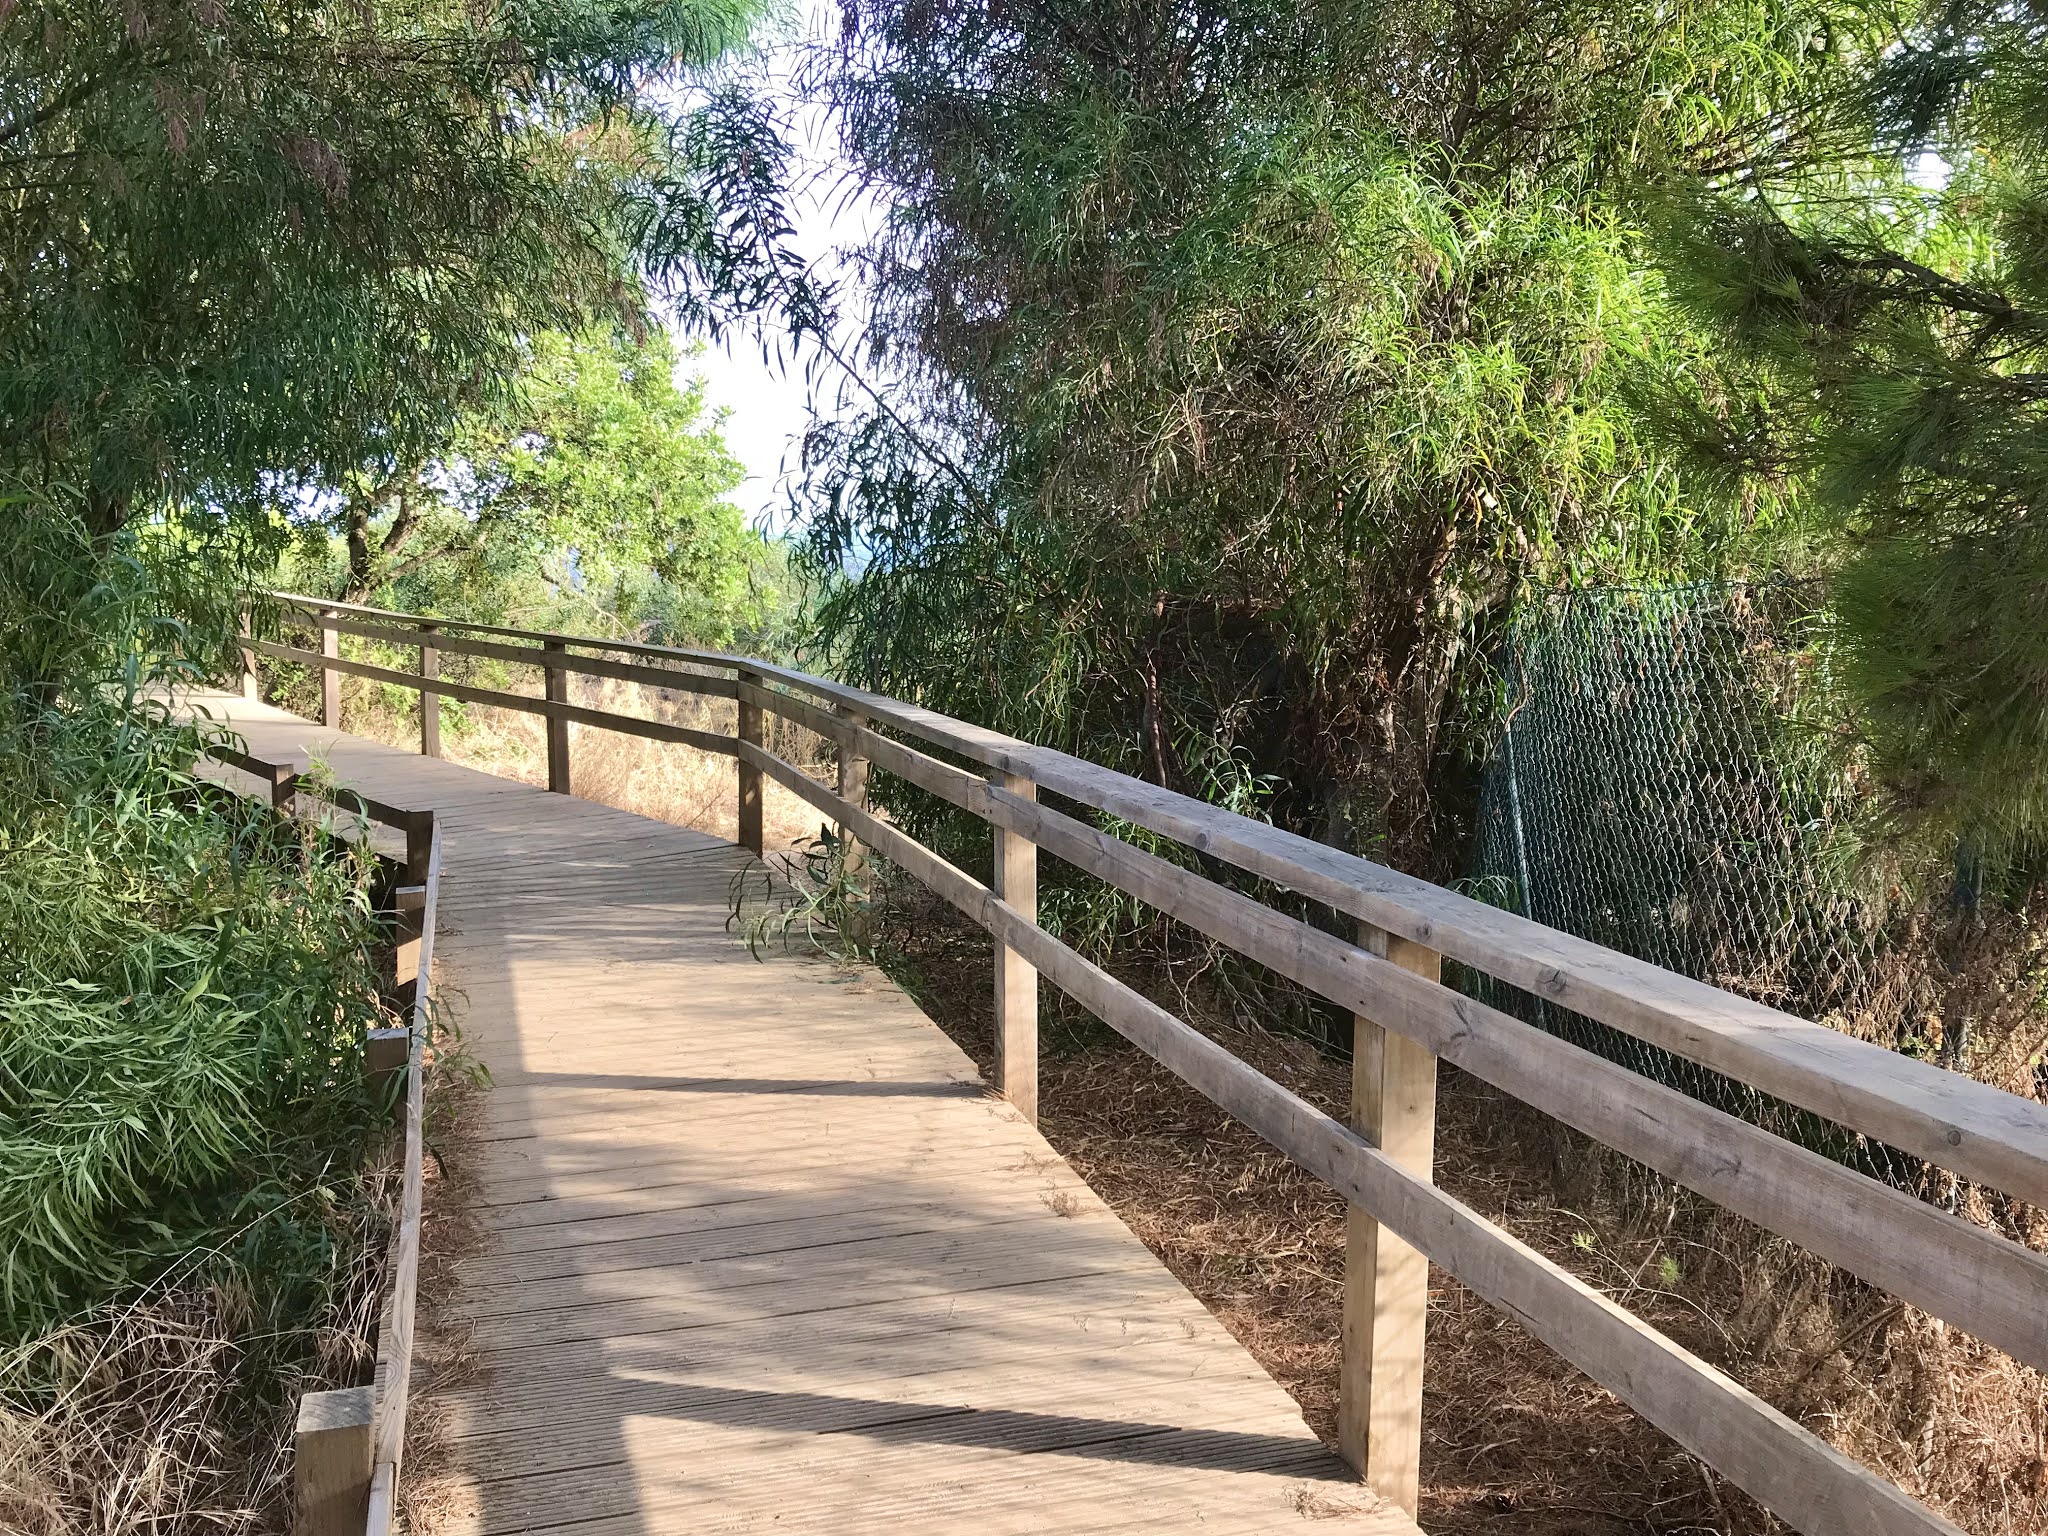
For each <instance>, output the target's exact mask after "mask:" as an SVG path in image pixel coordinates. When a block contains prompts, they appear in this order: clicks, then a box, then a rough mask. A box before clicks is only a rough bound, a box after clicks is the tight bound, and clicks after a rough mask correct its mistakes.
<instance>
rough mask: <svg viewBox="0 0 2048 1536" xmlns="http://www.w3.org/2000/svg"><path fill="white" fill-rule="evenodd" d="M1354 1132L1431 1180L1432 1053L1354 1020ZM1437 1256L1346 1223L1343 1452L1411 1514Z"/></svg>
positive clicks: (1387, 940)
mask: <svg viewBox="0 0 2048 1536" xmlns="http://www.w3.org/2000/svg"><path fill="white" fill-rule="evenodd" d="M1359 942H1360V944H1362V945H1363V946H1364V947H1365V948H1366V949H1369V950H1371V951H1372V952H1373V953H1374V954H1377V955H1383V956H1385V957H1386V958H1387V959H1389V960H1391V961H1393V962H1394V963H1395V964H1396V965H1398V966H1400V967H1401V968H1402V969H1403V970H1409V971H1413V972H1415V973H1416V974H1417V975H1418V976H1427V977H1428V978H1429V979H1430V980H1431V981H1435V980H1437V979H1438V977H1439V975H1440V973H1441V968H1442V966H1441V960H1440V958H1439V957H1438V955H1437V953H1436V951H1434V950H1431V949H1425V948H1423V947H1422V946H1421V945H1420V944H1416V943H1414V942H1412V941H1410V940H1407V939H1403V938H1398V937H1396V936H1395V935H1393V934H1389V933H1385V932H1383V931H1381V930H1380V929H1378V928H1375V927H1372V926H1370V925H1369V924H1360V925H1359ZM1351 1038H1352V1061H1351V1126H1352V1129H1354V1130H1356V1131H1357V1132H1358V1133H1359V1134H1360V1135H1361V1136H1363V1137H1365V1139H1366V1140H1367V1141H1370V1142H1371V1143H1372V1144H1373V1145H1374V1146H1376V1147H1378V1148H1380V1149H1381V1150H1382V1151H1384V1152H1385V1153H1387V1154H1388V1156H1390V1157H1392V1158H1393V1159H1394V1161H1395V1162H1397V1163H1399V1164H1400V1165H1401V1166H1402V1167H1404V1168H1406V1169H1408V1170H1410V1171H1411V1172H1414V1173H1419V1174H1421V1175H1422V1176H1423V1177H1425V1178H1428V1177H1430V1176H1431V1173H1432V1168H1433V1163H1434V1160H1435V1151H1436V1058H1435V1057H1434V1056H1432V1055H1431V1054H1430V1053H1429V1052H1428V1051H1426V1050H1424V1049H1423V1048H1422V1047H1421V1046H1419V1045H1417V1044H1416V1043H1415V1042H1414V1041H1413V1040H1410V1039H1409V1038H1408V1037H1407V1036H1405V1035H1397V1034H1395V1033H1393V1032H1392V1031H1391V1030H1387V1029H1382V1028H1381V1027H1380V1026H1379V1025H1377V1024H1375V1023H1373V1022H1372V1021H1371V1020H1370V1019H1367V1018H1363V1017H1360V1016H1355V1015H1354V1016H1353V1018H1352V1023H1351ZM1428 1311H1429V1261H1428V1260H1427V1259H1425V1258H1424V1257H1423V1256H1422V1255H1421V1254H1420V1253H1419V1252H1417V1251H1416V1250H1415V1249H1414V1248H1411V1247H1410V1246H1409V1245H1408V1244H1407V1243H1405V1242H1403V1241H1402V1240H1401V1239H1400V1238H1398V1237H1396V1236H1395V1235H1394V1234H1393V1233H1391V1232H1388V1231H1386V1230H1384V1229H1383V1228H1382V1227H1381V1226H1380V1224H1379V1223H1378V1222H1376V1221H1374V1220H1373V1219H1372V1217H1371V1216H1369V1215H1367V1214H1366V1213H1365V1212H1364V1211H1362V1210H1360V1209H1358V1207H1356V1206H1353V1207H1352V1208H1351V1210H1350V1212H1349V1215H1348V1218H1347V1221H1346V1226H1345V1248H1344V1338H1343V1360H1342V1364H1341V1366H1340V1368H1339V1378H1338V1387H1339V1397H1338V1407H1337V1449H1338V1450H1339V1451H1340V1452H1341V1453H1342V1455H1343V1456H1344V1459H1345V1460H1346V1461H1348V1462H1350V1463H1351V1465H1352V1466H1354V1467H1356V1468H1357V1469H1358V1471H1359V1473H1360V1474H1361V1475H1362V1476H1363V1477H1364V1479H1365V1481H1366V1482H1367V1483H1368V1484H1369V1485H1370V1486H1371V1487H1372V1489H1373V1491H1374V1492H1375V1493H1377V1494H1379V1496H1380V1497H1381V1498H1383V1499H1386V1500H1387V1501H1388V1502H1389V1503H1392V1504H1398V1505H1399V1506H1400V1507H1401V1508H1402V1509H1404V1510H1406V1511H1407V1512H1408V1513H1409V1514H1410V1515H1411V1516H1412V1515H1413V1514H1414V1513H1415V1505H1416V1502H1417V1496H1418V1494H1419V1491H1420V1485H1421V1475H1422V1347H1423V1334H1424V1329H1425V1324H1426V1320H1427V1315H1428Z"/></svg>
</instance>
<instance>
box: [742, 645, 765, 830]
mask: <svg viewBox="0 0 2048 1536" xmlns="http://www.w3.org/2000/svg"><path fill="white" fill-rule="evenodd" d="M739 685H740V686H739V693H740V726H739V739H740V740H741V741H743V742H745V743H747V744H748V745H749V746H753V747H759V746H760V745H761V706H760V705H758V704H750V703H748V702H747V697H746V694H747V690H748V689H749V688H758V687H759V686H760V685H761V676H760V674H759V673H758V672H750V671H748V670H747V669H746V668H745V667H742V668H740V672H739ZM739 764H740V807H739V836H740V846H741V847H742V848H744V849H746V850H747V851H748V852H749V853H751V854H753V856H754V857H755V858H757V859H764V858H766V857H767V856H768V854H767V850H766V849H765V848H764V847H763V839H762V831H761V770H760V769H758V768H756V767H755V766H754V765H753V764H752V763H750V762H748V761H747V760H746V758H745V757H741V758H740V760H739Z"/></svg>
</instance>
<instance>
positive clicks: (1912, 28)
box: [1661, 0, 2048, 851]
mask: <svg viewBox="0 0 2048 1536" xmlns="http://www.w3.org/2000/svg"><path fill="white" fill-rule="evenodd" d="M1876 21H1877V22H1881V23H1882V25H1876V24H1874V25H1873V26H1872V27H1871V28H1869V29H1868V31H1867V32H1866V33H1865V34H1864V35H1863V36H1861V37H1860V38H1858V39H1857V40H1856V43H1855V46H1853V47H1852V46H1848V45H1846V44H1844V45H1843V46H1842V47H1841V48H1840V49H1839V53H1840V62H1839V65H1838V67H1836V68H1833V69H1830V70H1826V71H1822V72H1821V73H1820V78H1818V79H1814V80H1809V81H1806V82H1805V88H1804V89H1803V90H1801V91H1799V92H1797V93H1795V94H1792V95H1791V96H1790V97H1789V98H1788V100H1787V102H1786V103H1785V104H1784V105H1783V106H1782V108H1781V110H1779V111H1778V112H1776V113H1773V114H1770V115H1768V116H1764V117H1760V118H1758V119H1757V120H1756V121H1754V122H1753V123H1751V124H1749V125H1746V129H1745V131H1744V132H1743V133H1740V134H1734V135H1729V136H1727V137H1725V138H1724V139H1723V140H1722V141H1721V142H1719V143H1717V144H1716V145H1715V146H1713V148H1712V149H1711V150H1709V151H1704V152H1696V153H1695V156H1694V168H1693V172H1692V174H1691V175H1690V176H1688V177H1686V178H1685V179H1683V180H1682V181H1680V182H1679V183H1677V185H1676V186H1675V187H1674V188H1672V189H1670V191H1669V195H1670V196H1671V203H1670V205H1669V207H1668V208H1667V210H1666V213H1665V217H1664V219H1663V221H1662V224H1661V228H1662V231H1663V243H1662V253H1663V258H1664V262H1665V265H1666V267H1667V270H1668V271H1669V273H1670V276H1671V281H1672V283H1673V286H1674V288H1675V289H1676V290H1677V292H1678V293H1679V294H1680V295H1681V296H1682V297H1683V298H1684V300H1685V301H1686V303H1687V304H1688V305H1689V306H1690V308H1691V310H1692V311H1693V313H1694V314H1695V315H1696V316H1697V317H1699V319H1700V320H1702V321H1703V322H1705V323H1706V324H1708V325H1710V326H1711V327H1713V329H1714V331H1715V333H1716V334H1717V336H1718V338H1719V339H1721V340H1722V341H1723V342H1725V343H1726V345H1727V350H1728V360H1727V364H1726V366H1725V367H1724V369H1723V373H1724V375H1725V376H1726V377H1727V378H1728V379H1729V381H1730V382H1729V385H1728V387H1727V388H1726V389H1725V390H1724V392H1723V398H1724V399H1725V400H1727V401H1728V402H1730V404H1729V405H1728V407H1727V408H1725V409H1723V410H1722V411H1719V412H1717V413H1713V414H1708V415H1701V414H1699V413H1696V412H1688V411H1685V410H1683V409H1680V410H1676V411H1672V412H1671V415H1672V417H1673V418H1674V420H1676V421H1677V422H1678V423H1680V424H1681V426H1682V431H1681V436H1683V437H1684V438H1685V439H1686V440H1687V441H1688V442H1689V443H1690V445H1691V446H1692V447H1693V449H1694V450H1695V451H1696V453H1697V454H1698V455H1699V457H1700V459H1701V461H1702V462H1703V463H1704V464H1705V465H1707V466H1708V467H1710V468H1712V469H1715V470H1718V471H1721V472H1723V473H1725V474H1727V475H1729V476H1730V477H1731V478H1733V479H1735V480H1737V481H1738V482H1739V483H1744V484H1750V485H1754V484H1760V483H1762V484H1771V485H1777V486H1788V487H1791V488H1792V489H1793V490H1794V491H1795V492H1796V493H1797V494H1798V495H1799V496H1800V498H1801V499H1802V500H1803V502H1804V504H1805V506H1806V508H1807V514H1808V517H1809V519H1810V521H1811V523H1812V525H1813V528H1814V530H1815V532H1814V543H1815V544H1816V546H1817V547H1818V548H1819V549H1820V550H1821V551H1822V567H1823V569H1824V570H1825V571H1826V572H1827V573H1828V574H1829V576H1830V578H1831V589H1832V597H1833V606H1834V613H1835V619H1836V638H1837V639H1838V641H1839V642H1840V654H1841V657H1842V661H1843V666H1842V669H1841V670H1842V676H1843V680H1844V682H1845V684H1846V685H1847V688H1848V690H1849V694H1850V697H1851V700H1852V705H1853V713H1854V716H1855V723H1856V728H1857V730H1858V732H1859V733H1860V735H1861V736H1862V737H1863V739H1864V740H1865V741H1866V742H1867V744H1868V746H1869V748H1870V749H1871V751H1872V754H1873V757H1874V760H1875V761H1876V763H1877V764H1878V766H1879V768H1880V770H1881V771H1882V773H1883V775H1884V779H1885V782H1886V784H1887V786H1888V788H1889V790H1890V792H1891V805H1892V807H1893V809H1894V810H1895V811H1897V812H1899V813H1902V814H1903V817H1904V819H1905V820H1906V821H1907V823H1909V824H1911V825H1915V826H1918V827H1919V828H1920V829H1921V830H1922V831H1932V832H1934V833H1935V834H1937V837H1940V836H1960V837H1961V838H1963V839H1964V840H1965V841H1966V842H1970V843H1973V844H1976V845H1978V846H1979V847H1980V849H1982V850H1984V851H1990V850H1991V849H1992V848H1993V847H1995V846H1996V847H2003V848H2005V849H2006V850H2007V851H2011V850H2013V849H2015V848H2017V847H2019V846H2022V845H2025V844H2027V843H2029V842H2032V843H2036V844H2038V843H2039V841H2040V840H2041V838H2042V837H2043V835H2044V834H2048V527H2044V513H2048V16H2044V15H2043V13H2042V12H2041V11H2040V9H2039V8H2038V7H2028V6H2014V5H2007V4H2002V3H2000V4H1993V3H1984V0H1963V3H1951V0H1930V3H1926V4H1921V5H1917V6H1913V7H1908V8H1906V9H1905V10H1904V11H1903V12H1901V13H1897V14H1896V15H1895V14H1894V13H1891V12H1888V11H1887V12H1883V13H1881V14H1880V15H1879V16H1878V17H1877V18H1876ZM1667 408H1668V407H1667Z"/></svg>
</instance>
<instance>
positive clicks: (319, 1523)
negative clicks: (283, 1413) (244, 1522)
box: [292, 1387, 373, 1536]
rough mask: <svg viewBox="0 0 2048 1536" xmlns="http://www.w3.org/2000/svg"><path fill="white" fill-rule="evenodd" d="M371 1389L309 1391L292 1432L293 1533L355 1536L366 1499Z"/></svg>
mask: <svg viewBox="0 0 2048 1536" xmlns="http://www.w3.org/2000/svg"><path fill="white" fill-rule="evenodd" d="M372 1398H373V1389H372V1388H369V1387H349V1388H347V1389H345V1390H343V1391H340V1392H308V1393H307V1394H306V1395H305V1396H304V1397H302V1398H300V1399H299V1418H298V1425H297V1428H296V1429H295V1431H294V1433H293V1435H292V1485H293V1491H294V1494H295V1500H296V1504H297V1509H298V1519H297V1521H296V1522H295V1523H294V1524H293V1526H292V1530H293V1531H294V1533H295V1536H359V1533H360V1532H361V1531H362V1529H363V1519H364V1516H365V1515H366V1513H367V1512H368V1509H369V1503H370V1409H371V1404H372Z"/></svg>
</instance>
